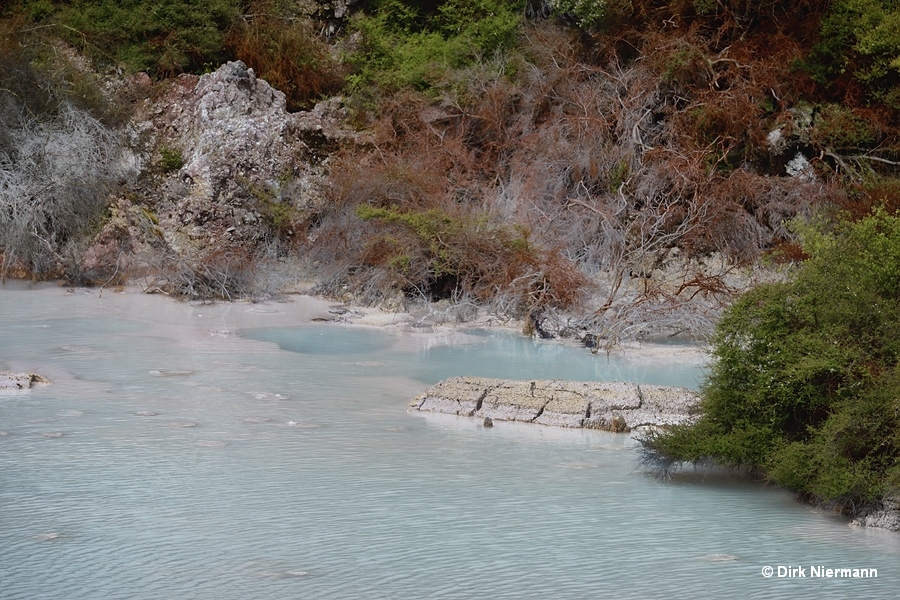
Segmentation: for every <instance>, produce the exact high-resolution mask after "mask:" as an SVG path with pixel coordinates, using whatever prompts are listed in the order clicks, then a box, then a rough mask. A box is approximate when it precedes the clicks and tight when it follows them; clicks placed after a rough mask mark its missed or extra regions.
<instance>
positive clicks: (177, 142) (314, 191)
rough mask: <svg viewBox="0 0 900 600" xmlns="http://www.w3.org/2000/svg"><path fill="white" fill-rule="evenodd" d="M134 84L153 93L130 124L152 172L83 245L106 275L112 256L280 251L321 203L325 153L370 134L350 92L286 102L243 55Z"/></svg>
mask: <svg viewBox="0 0 900 600" xmlns="http://www.w3.org/2000/svg"><path fill="white" fill-rule="evenodd" d="M129 89H132V91H133V93H134V94H135V95H136V96H138V97H141V96H143V97H144V98H145V99H144V101H143V103H142V104H139V105H138V108H137V109H136V111H137V113H138V114H137V115H136V117H135V118H134V120H133V122H132V125H131V129H130V136H131V138H132V140H131V143H132V145H133V146H134V147H135V148H136V149H138V151H137V155H136V156H137V158H136V160H137V162H138V163H139V167H140V168H141V169H142V170H143V173H144V176H143V177H142V179H141V181H140V183H139V184H138V186H137V187H136V189H135V190H134V192H133V194H132V195H130V196H128V197H127V198H126V197H123V198H120V199H118V200H117V201H116V202H115V203H114V205H113V206H112V209H111V218H110V219H109V220H108V222H107V223H106V224H105V226H104V228H103V230H102V231H100V232H99V234H98V235H97V237H96V238H95V240H94V243H93V245H92V246H91V248H89V249H88V251H87V252H86V254H85V259H84V265H83V269H84V270H85V271H86V272H90V273H96V275H95V276H94V277H93V278H94V279H97V280H99V281H101V282H102V281H103V280H105V279H106V278H108V277H109V275H108V274H105V275H104V268H105V269H106V271H110V272H111V271H112V270H113V268H115V269H116V270H117V271H120V272H125V271H131V272H132V273H133V272H134V271H140V270H141V268H139V267H140V265H145V266H146V267H149V270H150V271H158V270H159V267H160V266H161V265H165V264H170V263H171V262H172V261H173V260H175V261H177V260H182V261H184V262H185V264H189V265H210V264H212V265H213V266H214V267H216V268H219V267H221V264H222V263H228V266H229V268H233V267H234V266H235V265H240V264H242V262H243V263H244V264H246V263H247V262H248V261H249V260H256V259H271V258H277V257H278V256H280V255H281V254H282V253H283V251H284V248H287V247H289V246H290V242H291V240H292V239H294V238H293V236H295V235H299V234H300V232H301V229H302V226H303V224H304V223H305V222H306V220H308V219H309V218H310V216H311V215H313V214H316V213H317V212H319V211H320V210H321V207H322V205H323V203H324V201H325V200H324V195H323V192H322V190H323V185H324V183H323V182H324V178H325V171H326V169H327V161H328V157H329V156H330V155H331V154H332V153H333V152H335V151H336V150H337V149H338V148H339V147H340V146H341V145H343V144H356V143H365V137H364V136H362V135H361V134H358V133H357V132H355V131H353V130H352V128H349V127H346V126H345V122H346V118H347V111H346V110H345V109H344V107H343V101H342V99H340V98H332V99H330V100H328V101H326V102H322V103H320V104H319V105H317V106H316V107H315V108H314V109H313V110H310V111H308V112H300V113H289V112H288V111H287V109H286V100H285V96H284V94H283V93H282V92H280V91H278V90H276V89H274V88H272V87H271V86H270V85H269V84H268V83H267V82H266V81H264V80H262V79H259V78H258V77H257V76H256V74H255V73H254V71H253V69H250V68H247V66H246V65H245V64H244V63H242V62H240V61H236V62H229V63H226V64H225V65H222V66H221V67H220V68H219V69H218V70H216V71H215V72H213V73H209V74H207V75H203V76H196V75H182V76H179V77H178V78H176V79H175V80H173V81H171V82H169V83H167V84H166V85H165V86H164V87H163V88H162V89H154V88H153V87H152V85H151V83H150V82H149V80H148V81H142V80H140V79H138V78H135V80H134V81H132V82H131V83H130V88H129ZM163 259H166V260H163ZM130 263H135V264H130ZM136 265H137V266H136Z"/></svg>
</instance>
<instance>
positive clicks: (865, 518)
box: [850, 496, 900, 531]
mask: <svg viewBox="0 0 900 600" xmlns="http://www.w3.org/2000/svg"><path fill="white" fill-rule="evenodd" d="M850 525H852V526H854V527H878V528H880V529H888V530H890V531H900V496H892V497H888V498H885V499H884V500H883V501H882V503H881V506H880V507H878V508H876V509H874V510H871V511H869V512H868V513H866V514H865V515H862V516H860V517H857V518H856V519H853V521H851V522H850Z"/></svg>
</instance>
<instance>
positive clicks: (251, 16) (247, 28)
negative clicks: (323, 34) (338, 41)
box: [225, 0, 343, 110]
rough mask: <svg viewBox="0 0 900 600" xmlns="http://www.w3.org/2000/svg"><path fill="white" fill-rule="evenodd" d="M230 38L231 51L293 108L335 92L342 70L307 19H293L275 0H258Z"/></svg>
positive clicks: (233, 28)
mask: <svg viewBox="0 0 900 600" xmlns="http://www.w3.org/2000/svg"><path fill="white" fill-rule="evenodd" d="M250 4H251V6H250V10H249V11H247V13H246V15H245V16H244V17H242V18H241V20H240V21H239V22H238V23H237V24H236V25H235V26H233V27H232V28H231V30H230V31H229V33H228V36H227V37H226V40H225V41H226V44H227V46H228V49H229V52H230V53H231V54H233V55H234V56H235V57H236V58H238V59H239V60H242V61H244V63H245V64H246V65H247V66H248V67H250V68H252V69H253V70H254V71H255V72H256V74H257V75H258V76H259V77H261V78H263V79H265V80H266V81H267V82H268V83H269V84H270V85H271V86H272V87H274V88H276V89H278V90H281V91H282V92H284V94H285V96H287V105H288V109H289V110H298V109H302V108H309V106H310V105H311V104H312V103H313V102H314V101H316V100H318V99H320V98H322V97H323V96H325V95H327V94H332V93H336V92H338V91H339V90H340V88H341V85H342V84H343V73H342V68H341V67H340V65H339V64H338V62H337V61H336V60H335V59H334V58H333V57H332V56H331V53H330V51H329V50H328V47H327V46H326V45H325V43H324V41H323V40H322V39H320V37H319V36H318V34H317V33H316V32H315V31H314V30H313V23H312V22H311V21H310V20H309V19H306V18H290V17H289V16H285V15H282V14H280V13H279V11H277V10H276V7H275V6H274V5H275V1H274V0H253V2H251V3H250Z"/></svg>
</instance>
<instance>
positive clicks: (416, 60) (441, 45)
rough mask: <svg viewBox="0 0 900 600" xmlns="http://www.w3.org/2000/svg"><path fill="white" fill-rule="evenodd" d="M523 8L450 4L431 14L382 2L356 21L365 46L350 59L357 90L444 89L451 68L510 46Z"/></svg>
mask: <svg viewBox="0 0 900 600" xmlns="http://www.w3.org/2000/svg"><path fill="white" fill-rule="evenodd" d="M426 6H427V5H426ZM523 7H524V2H522V1H521V0H446V1H445V2H442V3H440V4H438V5H437V6H436V8H435V9H434V10H431V11H428V10H426V9H425V8H423V7H421V6H419V5H416V4H414V3H412V2H407V1H405V0H376V1H375V2H374V3H373V5H372V10H371V12H370V13H368V14H362V13H360V14H358V15H357V16H356V18H355V19H354V21H353V27H354V28H355V29H356V31H358V32H359V33H360V34H361V35H362V46H361V48H360V51H359V52H358V53H356V54H354V55H353V56H352V57H350V60H351V62H352V63H353V64H354V65H355V67H356V73H355V74H354V75H353V76H352V77H351V78H350V83H351V89H352V90H353V91H354V92H356V93H365V92H366V91H367V89H368V88H369V87H370V86H376V87H378V88H380V89H382V90H384V91H387V92H391V91H396V90H398V89H400V88H403V87H412V88H414V89H417V90H427V89H430V88H433V87H435V86H438V85H439V84H440V83H441V82H442V80H443V79H444V77H445V76H446V74H447V73H448V72H449V71H450V70H451V69H457V68H460V67H463V66H465V65H468V64H472V63H473V62H474V61H476V60H477V59H478V58H480V57H484V56H491V55H492V54H494V53H495V52H499V51H502V50H504V49H506V48H508V47H510V46H511V45H512V44H513V43H514V42H515V38H516V30H517V28H518V26H519V23H520V22H521V19H522V12H523Z"/></svg>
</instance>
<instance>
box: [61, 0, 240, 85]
mask: <svg viewBox="0 0 900 600" xmlns="http://www.w3.org/2000/svg"><path fill="white" fill-rule="evenodd" d="M55 6H56V10H55V12H54V15H53V16H52V17H48V19H52V20H54V21H56V22H57V23H59V24H61V25H63V26H64V27H62V28H60V29H59V33H60V34H61V35H65V36H66V37H67V38H68V40H69V41H70V42H71V43H73V44H74V45H76V47H79V48H81V49H82V50H84V51H86V52H87V53H88V54H89V55H91V56H93V57H94V58H97V59H100V60H107V61H111V62H114V63H117V64H121V65H124V66H126V67H127V68H128V69H129V70H131V71H148V72H150V73H152V74H155V75H158V76H165V75H171V74H174V73H181V72H185V71H188V72H197V71H202V70H203V69H209V68H215V67H217V66H218V65H219V64H221V63H222V62H224V60H226V59H227V58H228V56H227V54H226V52H225V43H224V42H225V34H226V32H227V31H228V29H229V27H231V25H232V24H233V23H234V22H235V20H236V19H237V17H238V15H239V14H240V3H239V2H238V0H199V1H190V2H189V1H187V0H148V1H145V0H75V1H74V2H71V3H69V2H66V3H63V2H57V3H55Z"/></svg>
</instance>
